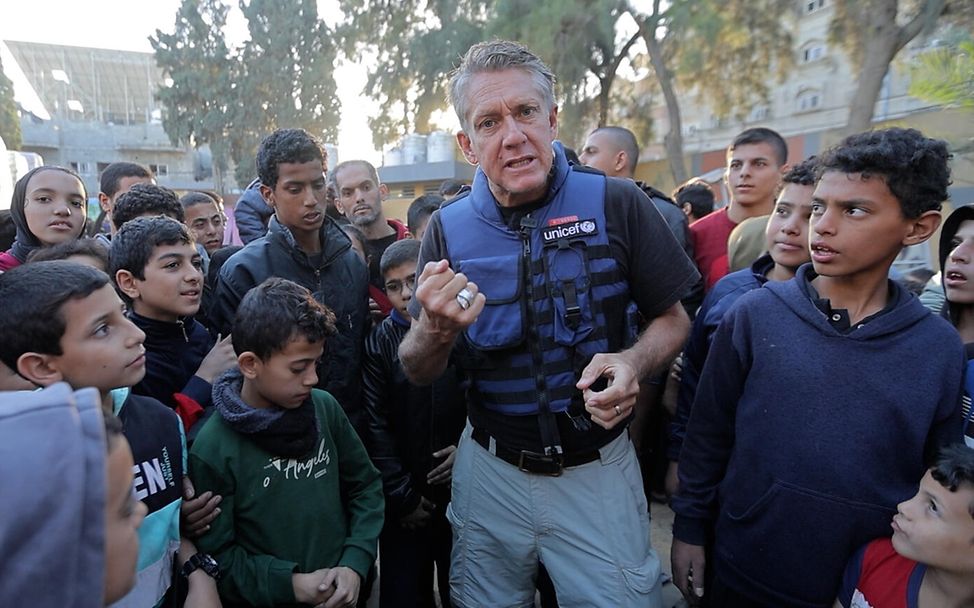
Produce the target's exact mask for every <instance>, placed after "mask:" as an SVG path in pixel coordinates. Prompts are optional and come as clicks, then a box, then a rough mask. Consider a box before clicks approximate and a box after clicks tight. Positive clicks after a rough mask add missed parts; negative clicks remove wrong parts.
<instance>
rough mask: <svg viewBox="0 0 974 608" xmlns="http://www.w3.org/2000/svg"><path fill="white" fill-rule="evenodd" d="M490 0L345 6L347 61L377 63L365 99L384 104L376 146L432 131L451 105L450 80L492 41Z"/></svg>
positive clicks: (350, 0) (352, 1) (376, 123)
mask: <svg viewBox="0 0 974 608" xmlns="http://www.w3.org/2000/svg"><path fill="white" fill-rule="evenodd" d="M489 4H490V2H489V1H488V0H453V1H451V0H434V1H430V2H425V1H420V0H405V1H402V2H398V1H393V0H377V1H369V0H340V6H341V9H342V11H343V13H344V14H345V22H344V24H343V25H342V26H341V27H340V28H339V30H338V35H339V38H340V39H341V40H342V44H343V49H344V53H345V55H346V56H349V57H353V56H361V55H366V56H369V57H370V58H373V59H374V60H375V64H376V67H375V69H374V70H373V71H372V72H371V73H370V74H369V77H368V81H367V82H366V85H365V91H364V92H365V94H366V95H368V96H369V97H371V98H372V99H374V100H376V101H377V102H378V104H379V113H378V115H377V116H374V117H371V118H369V126H370V127H371V129H372V140H373V143H374V144H375V146H376V147H377V148H380V149H381V148H383V147H385V146H386V145H388V144H389V143H390V142H394V141H398V140H399V139H400V138H402V136H404V135H406V134H407V133H410V132H424V131H428V130H429V128H430V119H431V115H432V113H433V112H434V111H436V110H441V109H444V108H445V107H446V93H447V74H449V72H450V70H452V69H453V67H454V65H456V64H457V63H458V62H459V58H460V57H461V56H462V55H463V53H464V52H466V50H467V49H468V48H470V46H471V45H473V44H474V43H476V42H478V41H480V40H482V39H483V38H484V36H485V24H486V21H487V16H488V6H489Z"/></svg>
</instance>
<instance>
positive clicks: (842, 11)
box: [829, 0, 946, 133]
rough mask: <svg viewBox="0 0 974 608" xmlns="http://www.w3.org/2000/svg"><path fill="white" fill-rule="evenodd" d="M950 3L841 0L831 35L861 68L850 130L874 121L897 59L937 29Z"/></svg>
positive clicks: (865, 126) (865, 127)
mask: <svg viewBox="0 0 974 608" xmlns="http://www.w3.org/2000/svg"><path fill="white" fill-rule="evenodd" d="M901 4H902V5H903V6H901ZM945 5H946V0H919V1H916V2H912V3H908V2H907V1H906V0H904V2H902V3H901V2H900V1H899V0H836V1H835V13H834V15H833V17H832V23H831V25H830V28H829V39H830V41H832V42H837V43H839V44H842V45H843V46H844V47H845V49H846V51H847V52H848V53H849V56H850V58H851V59H852V62H853V64H854V65H855V66H856V69H857V71H858V74H857V78H856V82H857V85H856V89H855V92H854V93H853V95H852V101H851V102H850V103H849V119H848V121H847V123H846V127H845V130H846V132H847V133H856V132H859V131H865V130H866V129H868V128H869V127H870V126H871V125H872V119H873V113H874V111H875V108H876V100H877V99H878V98H879V91H880V89H881V88H882V86H883V78H885V77H886V73H887V72H888V71H889V66H890V64H891V63H892V62H893V58H894V57H896V54H897V53H899V52H900V50H902V49H903V47H904V46H906V45H907V43H909V42H910V41H911V40H913V39H914V38H916V37H917V36H919V35H920V34H921V33H922V32H925V31H930V30H931V29H932V28H933V26H934V25H935V24H936V22H937V19H938V18H939V17H940V15H941V14H942V13H943V11H944V7H945ZM901 12H902V14H901ZM900 23H902V25H901V24H900Z"/></svg>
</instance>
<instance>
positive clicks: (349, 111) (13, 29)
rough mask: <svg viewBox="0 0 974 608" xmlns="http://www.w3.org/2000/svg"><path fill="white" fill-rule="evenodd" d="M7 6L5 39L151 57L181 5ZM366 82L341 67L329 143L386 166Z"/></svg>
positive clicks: (1, 29) (324, 3)
mask: <svg viewBox="0 0 974 608" xmlns="http://www.w3.org/2000/svg"><path fill="white" fill-rule="evenodd" d="M3 4H4V6H3V8H2V9H0V14H2V19H0V40H19V41H25V42H46V43H50V44H65V45H70V46H89V47H98V48H105V49H118V50H125V51H144V52H150V53H151V52H152V47H151V46H150V45H149V41H148V37H149V36H150V35H152V34H155V31H156V30H157V29H160V30H162V31H164V32H171V31H172V30H173V25H174V23H175V18H176V10H177V9H178V8H179V4H180V0H151V1H149V0H86V1H83V2H78V1H77V0H28V1H9V2H4V3H3ZM232 5H233V6H234V8H233V10H232V11H231V13H230V16H229V18H228V23H227V30H228V31H227V38H228V41H229V42H230V43H231V44H234V45H236V44H240V43H242V42H243V41H245V40H246V38H247V26H246V20H245V19H244V17H243V15H242V14H241V13H240V11H239V9H237V8H236V6H237V3H236V2H232ZM318 11H319V13H320V14H321V15H322V17H323V18H324V19H325V21H327V22H329V23H335V22H336V21H337V19H338V18H339V16H340V12H339V11H338V4H337V0H318ZM45 17H46V18H45ZM366 77H367V72H366V70H365V69H362V66H360V65H357V64H344V65H340V66H339V67H338V68H337V69H336V70H335V81H336V82H337V83H338V97H339V99H340V100H341V104H342V117H341V124H340V125H339V128H338V141H337V142H329V143H336V144H337V145H338V154H339V158H340V159H342V160H350V159H354V158H362V159H365V160H369V161H371V162H373V163H375V164H381V157H382V155H381V151H377V150H375V148H374V147H373V145H372V131H371V130H370V129H369V125H368V117H369V115H370V114H374V113H376V112H377V107H378V106H377V104H375V103H374V102H373V101H372V100H370V99H369V98H367V97H365V96H364V95H362V94H361V91H362V89H363V87H364V86H365V81H366ZM390 143H392V142H390Z"/></svg>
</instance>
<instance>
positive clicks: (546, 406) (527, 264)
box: [518, 213, 562, 456]
mask: <svg viewBox="0 0 974 608" xmlns="http://www.w3.org/2000/svg"><path fill="white" fill-rule="evenodd" d="M537 225H538V222H537V220H535V219H534V218H533V217H531V214H530V213H529V214H527V215H525V216H524V217H522V218H521V222H520V230H519V231H518V234H519V236H520V237H521V265H522V267H523V268H524V295H525V299H526V300H527V310H526V311H525V312H526V319H525V321H526V322H527V330H528V344H529V345H530V348H531V359H532V361H533V363H534V365H533V366H532V367H533V371H534V384H535V388H537V389H538V425H539V426H540V427H541V442H542V444H543V445H544V453H545V454H546V455H548V456H553V455H555V454H561V453H562V449H561V436H560V435H559V433H558V424H557V421H556V419H555V416H554V414H553V413H552V412H551V403H550V400H549V395H548V379H547V376H546V375H545V364H544V355H543V354H542V352H541V340H540V338H539V336H538V328H537V325H536V324H535V310H534V275H533V274H532V273H531V232H532V230H533V229H534V228H535V227H536V226H537Z"/></svg>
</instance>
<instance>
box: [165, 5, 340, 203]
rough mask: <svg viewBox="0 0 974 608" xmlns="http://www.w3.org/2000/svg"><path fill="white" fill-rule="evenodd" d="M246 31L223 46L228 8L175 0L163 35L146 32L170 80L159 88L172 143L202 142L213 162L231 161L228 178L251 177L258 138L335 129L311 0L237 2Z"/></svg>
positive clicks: (328, 68) (321, 36)
mask: <svg viewBox="0 0 974 608" xmlns="http://www.w3.org/2000/svg"><path fill="white" fill-rule="evenodd" d="M240 9H241V11H242V12H243V14H244V16H245V17H246V18H247V24H248V31H249V33H250V39H249V40H248V41H247V42H246V43H244V44H243V46H242V47H241V48H238V49H229V48H228V46H227V44H226V41H225V38H224V33H223V28H224V26H225V24H226V15H227V11H228V10H229V9H228V7H227V6H225V5H224V4H223V2H222V1H221V0H183V2H182V4H181V6H180V8H179V11H178V12H177V15H176V27H175V31H174V33H173V34H164V33H162V32H160V31H157V32H156V36H155V37H154V39H152V40H151V42H152V44H153V48H155V51H156V60H157V62H158V64H159V66H160V67H162V68H163V70H164V71H165V73H166V75H167V76H168V77H169V78H170V79H171V80H172V85H171V86H168V87H164V88H163V89H162V90H160V91H159V93H158V95H159V99H160V100H161V101H162V102H163V105H164V107H165V108H166V117H165V118H164V126H165V128H166V132H167V133H168V134H169V136H170V138H171V139H172V140H173V141H174V142H178V143H192V144H193V145H195V146H200V145H203V144H209V145H210V147H211V149H212V151H213V157H214V162H215V164H217V165H218V166H219V167H220V168H221V169H222V168H225V167H226V166H227V164H228V163H227V159H228V158H229V159H232V160H233V162H234V164H235V178H236V182H237V184H239V185H240V186H246V185H247V183H249V182H250V181H251V180H252V179H253V177H254V156H255V154H256V150H257V145H258V144H259V142H260V140H261V139H262V138H263V137H264V136H265V135H267V134H268V133H270V132H271V131H273V130H275V129H277V128H283V127H300V128H303V129H306V130H308V131H309V132H311V133H313V134H315V135H317V136H318V137H321V138H323V139H325V140H334V139H335V138H336V137H337V134H338V121H339V102H338V97H337V94H336V90H337V86H336V84H335V80H334V78H333V76H332V71H333V69H334V65H335V60H336V53H337V50H336V48H335V46H334V44H333V39H334V34H333V32H331V31H330V29H329V28H328V27H327V25H326V24H325V23H324V22H322V21H321V20H320V19H319V17H318V10H317V5H316V2H315V0H249V1H247V0H242V1H241V4H240Z"/></svg>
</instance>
